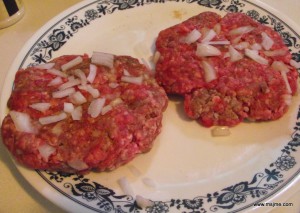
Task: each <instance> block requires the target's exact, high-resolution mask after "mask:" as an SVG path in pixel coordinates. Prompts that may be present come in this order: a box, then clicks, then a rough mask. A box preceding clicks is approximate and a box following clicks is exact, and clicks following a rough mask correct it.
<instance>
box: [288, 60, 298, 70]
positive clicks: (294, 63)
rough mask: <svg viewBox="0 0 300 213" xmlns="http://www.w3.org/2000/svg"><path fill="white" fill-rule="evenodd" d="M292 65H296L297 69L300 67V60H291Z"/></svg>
mask: <svg viewBox="0 0 300 213" xmlns="http://www.w3.org/2000/svg"><path fill="white" fill-rule="evenodd" d="M290 65H291V66H293V67H295V68H296V69H300V62H297V61H295V60H290Z"/></svg>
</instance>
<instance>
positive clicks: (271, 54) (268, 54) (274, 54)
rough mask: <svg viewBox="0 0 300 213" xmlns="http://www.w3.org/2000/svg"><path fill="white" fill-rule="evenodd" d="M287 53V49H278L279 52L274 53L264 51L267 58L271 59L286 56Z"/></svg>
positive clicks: (274, 51)
mask: <svg viewBox="0 0 300 213" xmlns="http://www.w3.org/2000/svg"><path fill="white" fill-rule="evenodd" d="M286 53H287V51H286V50H285V49H277V50H273V51H270V50H269V51H264V54H265V55H266V56H269V57H273V56H284V55H285V54H286Z"/></svg>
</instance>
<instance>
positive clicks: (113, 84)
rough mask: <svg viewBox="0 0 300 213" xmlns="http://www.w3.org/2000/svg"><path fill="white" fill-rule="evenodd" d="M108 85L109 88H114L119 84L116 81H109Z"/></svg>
mask: <svg viewBox="0 0 300 213" xmlns="http://www.w3.org/2000/svg"><path fill="white" fill-rule="evenodd" d="M108 86H109V87H110V88H112V89H115V88H117V87H118V86H119V84H118V83H116V82H111V83H109V84H108Z"/></svg>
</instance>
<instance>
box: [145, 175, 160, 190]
mask: <svg viewBox="0 0 300 213" xmlns="http://www.w3.org/2000/svg"><path fill="white" fill-rule="evenodd" d="M142 182H143V183H144V184H145V185H146V186H149V187H152V188H156V187H157V183H156V182H155V181H154V180H153V179H151V178H148V177H145V178H143V179H142Z"/></svg>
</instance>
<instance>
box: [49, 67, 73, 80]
mask: <svg viewBox="0 0 300 213" xmlns="http://www.w3.org/2000/svg"><path fill="white" fill-rule="evenodd" d="M47 73H50V74H52V75H57V76H60V77H63V78H66V77H68V76H67V74H66V73H64V72H62V71H60V70H57V69H48V70H47Z"/></svg>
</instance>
